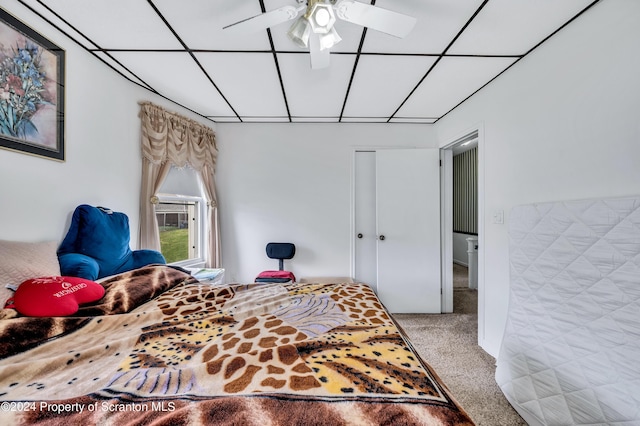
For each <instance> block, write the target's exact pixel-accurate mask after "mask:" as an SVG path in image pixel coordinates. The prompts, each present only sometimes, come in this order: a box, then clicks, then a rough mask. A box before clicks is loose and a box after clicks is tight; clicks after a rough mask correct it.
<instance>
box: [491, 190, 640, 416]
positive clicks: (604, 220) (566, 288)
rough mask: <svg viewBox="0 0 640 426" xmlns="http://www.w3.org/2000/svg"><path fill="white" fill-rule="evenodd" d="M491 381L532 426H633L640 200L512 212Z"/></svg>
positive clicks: (638, 370)
mask: <svg viewBox="0 0 640 426" xmlns="http://www.w3.org/2000/svg"><path fill="white" fill-rule="evenodd" d="M509 239H510V264H511V272H510V274H511V290H510V291H511V294H510V300H509V309H508V317H507V325H506V328H505V332H504V338H503V342H502V348H501V350H500V354H499V356H498V359H497V369H496V380H497V382H498V384H499V386H500V387H501V389H502V391H503V392H504V394H505V396H506V397H507V399H508V400H509V402H510V403H511V404H512V405H513V406H514V407H515V409H516V410H517V411H518V412H519V413H520V415H521V416H522V417H523V418H524V419H525V420H526V421H527V423H529V424H530V425H531V426H537V425H605V424H607V425H638V424H640V364H639V363H638V360H639V359H640V314H639V312H640V197H623V198H606V199H592V200H578V201H563V202H550V203H539V204H532V205H524V206H518V207H516V208H514V209H513V211H512V213H511V215H510V218H509Z"/></svg>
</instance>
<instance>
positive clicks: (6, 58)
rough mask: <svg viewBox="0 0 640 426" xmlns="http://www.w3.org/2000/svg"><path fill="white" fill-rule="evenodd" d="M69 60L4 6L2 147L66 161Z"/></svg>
mask: <svg viewBox="0 0 640 426" xmlns="http://www.w3.org/2000/svg"><path fill="white" fill-rule="evenodd" d="M64 60H65V53H64V50H62V49H61V48H59V47H58V46H56V45H55V44H53V43H52V42H50V41H49V40H47V39H46V38H44V37H43V36H41V35H40V34H38V33H37V32H35V31H34V30H32V29H31V28H29V27H28V26H27V25H26V24H24V23H23V22H21V21H19V20H18V19H16V18H15V17H14V16H12V15H11V14H9V13H8V12H6V11H5V10H3V9H0V147H2V148H6V149H10V150H14V151H19V152H24V153H27V154H32V155H37V156H42V157H46V158H50V159H54V160H58V161H64Z"/></svg>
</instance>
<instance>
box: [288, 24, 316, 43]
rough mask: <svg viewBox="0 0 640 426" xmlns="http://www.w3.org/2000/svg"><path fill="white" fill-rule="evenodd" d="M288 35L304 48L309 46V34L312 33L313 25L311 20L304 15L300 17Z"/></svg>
mask: <svg viewBox="0 0 640 426" xmlns="http://www.w3.org/2000/svg"><path fill="white" fill-rule="evenodd" d="M287 35H288V36H289V38H290V39H291V41H293V42H294V43H295V44H296V45H298V46H299V47H302V48H307V47H309V36H310V35H311V25H310V24H309V21H308V20H307V18H305V17H304V16H301V17H300V18H298V19H297V20H296V21H295V22H294V23H293V25H291V28H289V31H287Z"/></svg>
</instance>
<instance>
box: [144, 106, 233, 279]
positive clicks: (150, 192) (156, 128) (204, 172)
mask: <svg viewBox="0 0 640 426" xmlns="http://www.w3.org/2000/svg"><path fill="white" fill-rule="evenodd" d="M139 117H140V120H141V123H142V141H141V145H142V189H141V191H140V246H141V247H142V248H149V249H154V250H160V234H159V232H158V221H157V219H156V209H155V207H156V204H158V197H157V192H158V190H159V188H160V185H161V184H162V182H163V181H164V179H165V178H166V177H167V174H168V173H169V170H170V169H171V166H176V167H184V166H186V165H189V166H190V167H192V168H193V169H195V170H196V171H198V172H199V173H200V176H201V179H202V183H203V188H204V192H205V194H204V195H205V198H206V200H207V223H208V228H209V233H208V244H207V247H208V250H207V251H208V253H207V258H206V263H207V265H206V266H207V267H211V268H219V267H220V266H221V265H220V263H221V262H220V228H219V223H218V203H217V196H216V190H215V169H216V160H217V157H218V149H217V147H216V138H215V134H214V133H213V130H212V129H210V128H208V127H206V126H204V125H202V124H200V123H198V122H196V121H193V120H191V119H188V118H186V117H183V116H181V115H179V114H175V113H172V112H169V111H167V110H165V109H164V108H162V107H160V106H157V105H154V104H152V103H150V102H141V103H140V114H139Z"/></svg>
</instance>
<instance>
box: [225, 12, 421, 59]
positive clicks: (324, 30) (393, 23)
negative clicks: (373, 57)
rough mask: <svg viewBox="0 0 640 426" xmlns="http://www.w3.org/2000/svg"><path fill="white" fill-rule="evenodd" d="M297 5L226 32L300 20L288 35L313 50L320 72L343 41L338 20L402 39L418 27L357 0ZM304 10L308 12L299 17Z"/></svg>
mask: <svg viewBox="0 0 640 426" xmlns="http://www.w3.org/2000/svg"><path fill="white" fill-rule="evenodd" d="M296 1H297V2H298V3H299V4H300V5H299V6H283V7H281V8H278V9H275V10H272V11H269V12H265V13H262V14H260V15H256V16H253V17H251V18H247V19H243V20H242V21H238V22H236V23H234V24H231V25H227V26H226V27H224V29H225V30H230V31H237V32H238V33H240V32H242V33H249V32H256V31H260V30H264V29H266V28H269V27H273V26H275V25H278V24H281V23H283V22H286V21H291V20H294V19H296V18H298V19H296V21H295V22H294V23H293V25H291V28H289V31H288V32H287V35H288V36H289V38H290V39H291V40H292V41H293V42H294V43H295V44H297V45H298V46H300V47H303V48H308V49H309V52H310V53H311V68H312V69H319V68H325V67H328V66H329V49H331V48H332V47H333V46H335V45H336V44H337V43H339V42H340V41H341V40H342V38H341V37H340V36H339V35H338V32H337V31H336V29H335V28H334V24H335V23H336V18H338V19H341V20H343V21H347V22H351V23H352V24H356V25H360V26H363V27H367V28H371V29H373V30H377V31H381V32H383V33H386V34H390V35H392V36H396V37H399V38H403V37H405V36H407V34H409V33H410V32H411V30H412V29H413V26H414V25H415V23H416V18H414V17H412V16H408V15H403V14H401V13H398V12H394V11H391V10H388V9H383V8H381V7H377V6H373V5H370V4H365V3H360V2H358V1H354V0H341V1H338V0H296ZM303 3H304V4H303ZM336 3H337V4H336ZM303 10H304V11H305V12H304V13H303V14H302V15H301V16H300V17H298V15H299V14H300V12H302V11H303Z"/></svg>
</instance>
